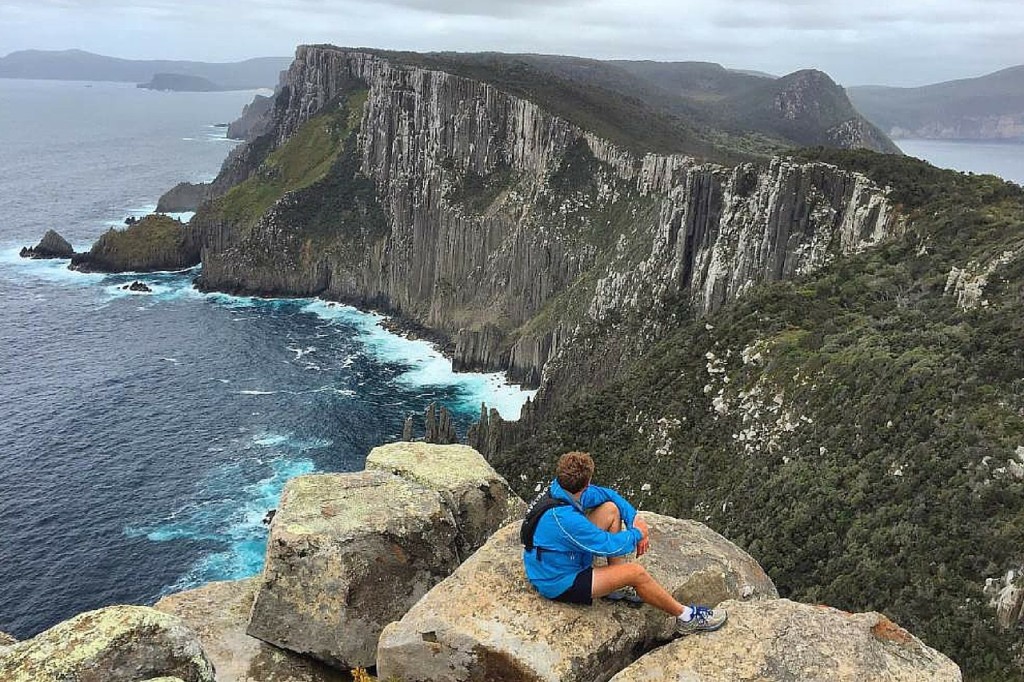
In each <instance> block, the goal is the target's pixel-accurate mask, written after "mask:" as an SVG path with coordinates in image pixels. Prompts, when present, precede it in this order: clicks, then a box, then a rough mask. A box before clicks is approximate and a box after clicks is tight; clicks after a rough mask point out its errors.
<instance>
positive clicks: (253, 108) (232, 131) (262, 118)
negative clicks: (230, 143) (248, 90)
mask: <svg viewBox="0 0 1024 682" xmlns="http://www.w3.org/2000/svg"><path fill="white" fill-rule="evenodd" d="M273 110H274V97H267V96H266V95H256V96H255V97H253V100H252V102H250V103H249V104H246V105H245V107H244V108H243V109H242V115H241V116H239V117H238V118H237V119H236V120H234V121H232V122H231V124H230V125H228V137H229V138H230V139H232V140H255V139H256V138H257V137H259V136H260V135H264V134H266V133H267V132H268V131H269V130H270V128H271V126H272V125H273V123H274V119H273V117H272V116H271V114H272V113H273Z"/></svg>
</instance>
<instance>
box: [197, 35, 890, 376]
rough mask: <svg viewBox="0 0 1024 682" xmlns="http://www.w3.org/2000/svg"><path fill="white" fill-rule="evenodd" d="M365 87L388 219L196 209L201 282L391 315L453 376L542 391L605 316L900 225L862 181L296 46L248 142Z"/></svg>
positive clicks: (704, 290) (819, 259)
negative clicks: (261, 130) (730, 153)
mask: <svg viewBox="0 0 1024 682" xmlns="http://www.w3.org/2000/svg"><path fill="white" fill-rule="evenodd" d="M357 88H366V90H367V96H366V103H365V106H364V107H363V110H362V116H361V119H360V125H359V134H358V144H357V145H356V147H355V148H353V149H352V150H350V151H349V152H347V153H349V154H351V155H352V156H351V158H352V163H353V164H355V165H357V167H358V175H359V176H360V177H365V178H369V179H370V180H372V184H373V187H374V195H375V201H376V202H377V203H378V204H379V206H380V208H381V210H382V211H383V213H384V215H385V216H386V229H385V230H381V231H379V232H375V233H373V234H369V233H361V234H360V235H354V234H353V229H354V228H352V227H346V228H344V230H343V229H342V228H340V227H335V228H334V229H335V230H336V232H335V233H333V234H334V235H336V236H334V237H330V238H328V239H327V241H326V242H325V241H324V239H325V237H324V235H325V234H328V235H330V234H332V233H331V232H329V231H327V232H325V229H327V227H329V225H330V222H329V219H328V222H327V223H324V222H319V223H317V227H316V229H315V230H314V229H313V228H306V227H302V226H301V223H300V222H297V221H295V220H286V219H285V218H284V217H283V214H282V212H287V211H292V210H293V208H294V207H292V206H291V205H290V204H289V203H288V201H289V199H288V198H287V197H286V198H284V199H282V200H281V202H279V204H278V205H277V206H276V207H275V208H274V209H272V210H270V211H268V212H267V214H266V215H264V216H263V218H262V219H261V220H259V221H258V222H257V223H256V225H255V226H246V227H245V228H244V229H243V228H241V227H239V226H235V225H233V224H231V223H230V221H224V220H219V219H216V217H215V216H214V215H213V214H212V213H210V212H207V213H206V214H203V213H202V212H201V215H200V216H197V221H198V224H200V225H201V228H200V229H201V230H202V232H203V242H204V248H203V274H202V283H203V286H204V287H208V288H213V289H223V290H229V291H235V292H244V291H250V292H261V293H278V294H301V295H310V294H319V295H323V296H326V297H328V298H334V299H337V300H342V301H346V302H351V303H355V304H357V305H369V306H373V307H377V308H381V309H386V310H389V311H393V312H398V313H400V314H401V315H402V316H404V317H406V318H409V319H412V320H415V321H417V322H419V323H422V324H425V325H427V326H429V327H431V328H433V329H436V330H438V332H439V333H440V334H441V335H442V336H443V337H446V338H449V339H452V340H454V342H455V350H454V364H455V366H456V368H458V369H486V370H495V369H505V370H508V371H509V372H510V374H511V376H512V378H513V379H515V380H521V381H523V382H525V383H526V384H527V385H529V386H537V385H541V384H543V383H545V376H546V375H545V371H544V369H545V367H546V366H547V365H548V364H549V363H551V362H552V361H555V362H556V363H561V364H562V365H563V366H564V367H569V366H571V365H572V364H573V362H572V357H573V355H572V352H571V349H572V347H573V346H574V345H577V341H578V339H579V338H580V337H582V336H586V335H593V333H594V330H595V329H602V330H603V331H602V333H607V329H606V327H607V321H608V320H609V319H619V318H621V317H623V316H629V315H641V316H644V317H647V318H653V317H656V314H655V313H656V312H657V309H658V306H659V305H660V304H661V302H662V301H664V300H666V299H667V298H669V297H684V298H685V299H688V300H690V301H691V302H692V304H693V309H694V312H696V313H698V314H699V313H701V312H705V311H710V310H714V309H715V308H717V307H719V306H721V305H722V304H723V303H724V302H725V301H727V300H730V299H731V298H732V297H735V296H737V295H740V294H741V293H742V292H743V291H745V290H746V289H747V288H749V287H750V286H752V285H753V284H756V283H758V282H764V281H770V280H775V279H779V278H783V277H789V276H792V275H794V274H801V273H804V272H809V271H811V270H814V269H815V268H818V267H821V266H822V265H824V264H826V263H828V262H829V261H830V260H831V259H832V258H835V257H836V256H837V255H840V254H843V253H849V252H851V251H856V250H859V249H862V248H865V247H867V246H870V245H872V244H875V243H877V242H878V241H880V240H882V239H885V238H887V237H888V236H889V235H891V234H892V233H893V231H894V230H896V229H897V228H898V222H897V221H896V219H895V217H894V214H893V210H892V206H891V204H890V202H889V200H888V199H887V197H886V194H885V192H884V191H883V190H882V189H881V188H879V187H877V186H875V185H874V184H872V183H871V182H869V181H868V180H867V179H866V178H865V177H864V176H861V175H858V174H855V173H850V172H846V171H842V170H839V169H837V168H835V167H833V166H829V165H825V164H820V163H818V164H801V163H796V162H792V161H786V160H783V159H776V160H774V161H772V162H771V163H769V164H763V165H745V166H740V167H737V168H735V169H727V168H723V167H721V166H717V165H714V164H706V163H699V162H697V161H695V160H694V159H692V158H689V157H685V156H665V155H657V154H646V155H638V154H635V153H633V152H629V151H626V150H624V149H622V148H619V147H617V146H616V145H614V144H612V143H610V142H608V141H606V140H604V139H602V138H600V137H598V136H597V135H594V134H593V133H590V132H587V131H585V130H583V129H582V128H580V127H578V126H576V125H574V124H572V123H570V122H569V121H567V120H565V119H562V118H559V117H557V116H554V115H552V114H550V113H548V112H546V111H544V110H543V109H541V108H540V107H538V106H537V105H536V104H534V103H532V102H530V101H528V100H525V99H522V98H519V97H516V96H514V95H511V94H509V93H507V92H505V91H502V90H500V89H498V88H496V87H494V86H491V85H488V84H486V83H483V82H479V81H474V80H470V79H468V78H463V77H459V76H455V75H452V74H450V73H447V72H444V71H438V70H430V69H426V68H421V67H417V66H411V65H407V64H403V63H401V62H400V61H398V60H396V59H390V58H387V57H386V56H380V55H377V54H371V53H367V52H359V51H353V50H342V49H338V48H332V47H329V46H304V47H300V48H299V50H298V52H297V54H296V60H295V62H294V63H293V65H292V67H291V69H290V70H289V72H288V73H287V74H286V76H285V78H284V81H283V86H282V89H281V92H280V95H279V96H278V100H277V105H276V107H275V109H274V112H273V115H274V127H273V129H272V131H271V132H270V133H268V134H267V136H265V137H264V138H260V139H261V140H264V139H265V138H266V139H270V138H272V139H273V145H274V146H276V147H277V148H279V149H280V148H283V147H284V146H286V145H287V144H288V143H289V141H290V139H291V138H292V137H293V136H294V135H295V133H296V132H297V131H299V130H300V129H302V127H303V126H304V125H305V124H306V123H308V122H309V121H310V120H311V119H313V118H314V117H315V116H317V115H319V114H321V112H323V111H324V110H325V108H326V107H328V106H329V105H330V104H331V103H334V102H337V101H339V100H340V99H343V98H344V97H345V96H346V95H347V94H348V93H350V92H353V91H354V89H357ZM780 106H781V105H780ZM855 132H856V131H847V133H844V134H849V135H854V133H855ZM837 134H838V133H837ZM260 144H264V142H261V143H260ZM258 146H259V145H257V144H256V143H255V142H254V143H253V144H252V145H249V146H247V147H246V150H243V151H240V152H239V153H238V158H239V159H241V158H242V157H244V156H246V155H248V161H247V162H246V164H242V166H243V167H245V168H248V171H246V170H244V169H242V168H241V167H239V166H238V164H235V165H233V166H231V168H232V170H231V171H230V172H229V171H228V170H225V173H224V174H222V178H219V179H218V182H222V181H223V180H224V178H227V177H229V176H231V175H232V174H233V176H234V177H249V176H250V175H251V174H252V172H254V171H253V169H255V168H257V167H258V164H259V159H260V158H261V157H260V156H259V154H256V151H257V147H258ZM226 168H227V167H226ZM247 173H248V175H247ZM315 187H316V186H314V187H313V188H311V189H310V190H308V191H309V192H312V193H313V194H316V190H315ZM326 187H327V186H326V185H325V188H324V190H323V191H324V192H326V191H327V189H326ZM303 201H306V202H307V203H308V202H309V199H308V198H303ZM310 210H312V209H310ZM356 231H358V229H357V230H356ZM343 233H344V234H343ZM286 237H287V238H286ZM356 237H358V239H357V238H356ZM647 331H648V332H649V333H648V336H652V335H653V334H654V333H655V332H656V330H655V329H650V330H647ZM577 378H583V377H577Z"/></svg>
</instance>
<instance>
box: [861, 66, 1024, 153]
mask: <svg viewBox="0 0 1024 682" xmlns="http://www.w3.org/2000/svg"><path fill="white" fill-rule="evenodd" d="M846 92H847V94H848V95H849V97H850V99H851V100H852V101H853V103H854V105H855V106H856V107H857V109H859V110H860V111H861V112H862V113H863V114H864V115H865V116H867V117H868V119H870V120H871V122H872V123H874V124H875V125H877V126H879V127H880V128H881V129H882V130H884V131H886V132H887V133H888V134H890V135H891V136H893V137H896V138H901V137H902V138H925V139H946V140H951V139H961V140H1016V141H1021V142H1024V65H1021V66H1013V67H1010V68H1008V69H1002V70H1001V71H996V72H994V73H990V74H987V75H984V76H979V77H977V78H964V79H960V80H953V81H946V82H943V83H935V84H932V85H925V86H922V87H919V88H891V87H885V86H877V85H865V86H859V87H852V88H847V89H846Z"/></svg>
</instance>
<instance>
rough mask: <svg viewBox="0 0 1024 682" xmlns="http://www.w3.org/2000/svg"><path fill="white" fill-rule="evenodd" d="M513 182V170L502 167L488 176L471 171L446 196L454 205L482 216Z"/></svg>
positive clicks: (464, 174)
mask: <svg viewBox="0 0 1024 682" xmlns="http://www.w3.org/2000/svg"><path fill="white" fill-rule="evenodd" d="M512 181H513V177H512V169H511V168H509V167H508V166H506V165H501V166H499V167H498V168H496V169H495V170H494V171H492V172H491V173H488V174H487V175H486V176H484V175H480V174H479V173H477V172H476V171H474V170H472V169H470V170H467V171H465V173H463V175H462V181H461V182H460V183H459V184H458V185H456V186H455V187H453V188H452V189H451V190H449V192H448V193H447V194H446V195H445V199H447V200H448V201H449V202H451V203H453V204H458V205H461V206H462V207H463V208H464V209H465V210H466V211H468V212H469V213H471V214H474V215H481V214H483V213H485V212H486V211H487V209H488V208H490V207H491V205H492V204H493V203H494V202H495V200H497V199H498V197H499V196H501V194H502V193H503V192H504V191H505V190H507V189H508V188H509V187H510V186H511V184H512Z"/></svg>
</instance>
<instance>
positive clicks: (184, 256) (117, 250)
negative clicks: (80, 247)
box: [71, 214, 199, 272]
mask: <svg viewBox="0 0 1024 682" xmlns="http://www.w3.org/2000/svg"><path fill="white" fill-rule="evenodd" d="M198 263H199V249H198V247H197V245H196V242H195V240H194V238H193V236H192V232H191V231H190V230H189V229H188V227H187V226H186V225H185V224H184V223H182V222H181V221H179V220H175V219H174V218H171V217H169V216H165V215H160V214H154V215H148V216H146V217H145V218H143V219H142V220H139V221H137V222H135V223H133V224H132V225H130V226H129V227H127V228H126V229H123V230H122V229H116V228H111V229H110V230H108V231H107V232H106V233H104V234H103V235H102V236H100V238H99V239H97V240H96V243H95V244H93V245H92V248H91V249H89V251H88V253H78V254H75V255H74V257H73V258H72V259H71V269H72V270H80V271H82V272H155V271H160V270H184V269H186V268H190V267H192V266H193V265H197V264H198Z"/></svg>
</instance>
